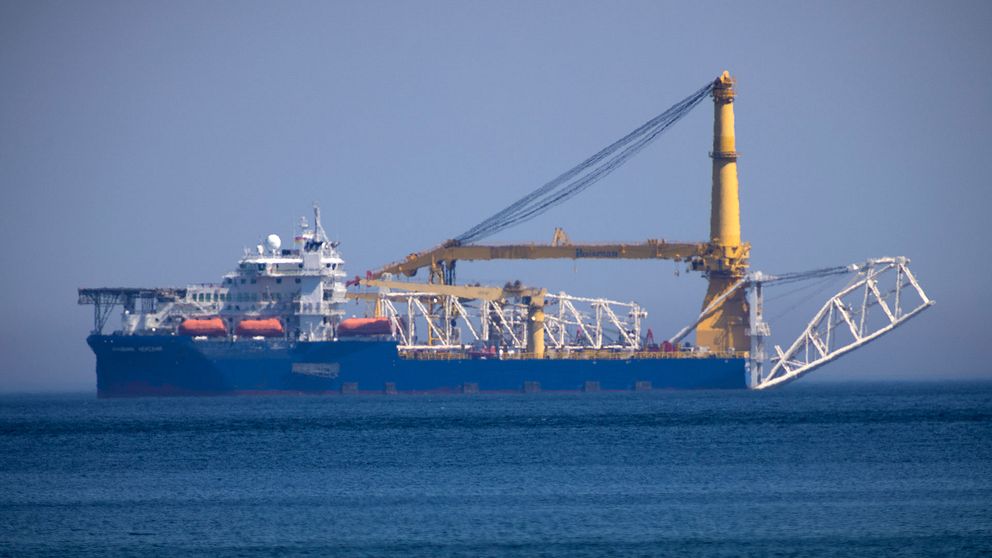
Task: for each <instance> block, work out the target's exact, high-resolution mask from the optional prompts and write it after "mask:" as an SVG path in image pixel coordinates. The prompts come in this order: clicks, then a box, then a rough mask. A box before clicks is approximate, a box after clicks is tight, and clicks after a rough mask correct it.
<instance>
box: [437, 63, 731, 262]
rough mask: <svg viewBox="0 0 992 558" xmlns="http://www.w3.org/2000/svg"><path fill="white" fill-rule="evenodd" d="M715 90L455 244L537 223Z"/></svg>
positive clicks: (604, 151)
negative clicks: (542, 215) (540, 217)
mask: <svg viewBox="0 0 992 558" xmlns="http://www.w3.org/2000/svg"><path fill="white" fill-rule="evenodd" d="M713 87H714V83H713V82H710V83H707V84H706V85H705V86H703V87H701V88H700V89H698V90H697V91H696V92H694V93H693V94H691V95H689V96H688V97H686V98H685V99H682V100H681V101H679V102H678V103H676V104H674V105H672V106H671V107H670V108H669V109H668V110H666V111H665V112H663V113H661V114H659V115H658V116H655V117H654V118H652V119H651V120H648V121H647V122H645V123H644V124H642V125H641V126H639V127H638V128H637V129H635V130H634V131H632V132H630V133H629V134H627V135H626V136H624V137H622V138H620V139H619V140H617V141H615V142H613V143H612V144H610V145H608V146H607V147H605V148H603V149H602V150H600V151H599V152H597V153H596V154H595V155H593V156H591V157H589V158H588V159H586V160H585V161H583V162H581V163H579V164H578V165H576V166H574V167H572V168H571V169H569V170H567V171H565V172H564V173H562V174H561V175H559V176H558V177H557V178H555V179H554V180H551V181H550V182H547V183H545V184H544V185H542V186H541V187H540V188H538V189H536V190H534V191H533V192H531V193H529V194H527V195H526V196H524V197H522V198H520V199H519V200H517V201H515V202H514V203H512V204H511V205H509V206H508V207H506V208H505V209H503V210H501V211H499V212H498V213H496V214H494V215H492V216H490V217H489V218H488V219H486V220H485V221H482V222H481V223H479V224H478V225H476V226H474V227H472V228H471V229H469V230H467V231H465V232H464V233H462V234H460V235H459V236H457V237H455V239H454V243H456V244H459V245H461V244H468V243H471V242H475V241H477V240H480V239H482V238H485V237H488V236H491V235H493V234H496V233H498V232H500V231H502V230H504V229H506V228H508V227H512V226H514V225H517V224H520V223H522V222H524V221H528V220H530V219H533V218H534V217H536V216H538V215H540V214H542V213H544V212H546V211H548V210H549V209H551V208H552V207H554V206H556V205H559V204H561V203H564V202H565V201H567V200H569V199H571V198H572V197H574V196H576V195H578V194H579V193H581V192H582V191H584V190H585V189H586V188H588V187H589V186H592V185H593V184H595V183H596V182H598V181H599V180H601V179H602V178H604V177H606V176H607V175H608V174H610V173H611V172H613V171H615V170H616V169H618V168H619V167H620V166H622V165H623V164H624V163H626V162H627V160H629V159H630V158H631V157H633V156H634V155H636V154H637V153H638V152H640V151H641V150H642V149H644V148H645V147H646V146H647V145H648V144H650V143H651V142H652V141H654V140H655V139H657V138H658V136H660V135H661V134H662V133H663V132H665V130H667V129H668V128H669V127H671V126H672V125H673V124H675V123H676V122H678V121H679V120H681V119H682V117H684V116H685V115H686V114H688V113H689V112H690V111H692V109H694V108H695V107H696V106H697V105H698V104H699V103H700V102H701V101H702V100H703V99H704V98H706V97H707V96H708V95H709V94H710V93H711V92H712V91H713Z"/></svg>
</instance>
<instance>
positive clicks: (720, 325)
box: [367, 71, 751, 351]
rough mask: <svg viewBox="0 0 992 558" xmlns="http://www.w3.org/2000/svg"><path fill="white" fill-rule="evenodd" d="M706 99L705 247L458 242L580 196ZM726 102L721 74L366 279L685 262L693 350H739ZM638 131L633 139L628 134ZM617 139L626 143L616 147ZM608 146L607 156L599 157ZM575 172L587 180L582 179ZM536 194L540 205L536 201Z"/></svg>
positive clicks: (739, 248)
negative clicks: (578, 263)
mask: <svg viewBox="0 0 992 558" xmlns="http://www.w3.org/2000/svg"><path fill="white" fill-rule="evenodd" d="M707 95H710V96H712V98H713V103H714V124H713V150H712V152H711V153H710V156H711V158H712V160H713V163H712V165H713V176H712V190H711V196H712V198H711V213H710V239H709V240H708V241H703V242H696V243H681V242H667V241H665V240H662V239H648V240H645V241H643V242H635V243H620V244H616V243H614V244H599V243H593V244H573V243H571V242H570V241H569V240H568V237H567V235H565V234H564V231H561V230H560V229H558V230H557V231H556V234H555V236H554V238H553V240H552V242H551V243H550V244H501V245H481V244H472V243H468V242H466V240H471V239H475V238H478V237H480V236H484V235H487V234H491V232H493V231H498V230H501V229H502V228H505V227H507V226H510V225H512V224H516V223H518V222H520V221H522V220H525V219H529V218H531V217H532V216H534V215H536V214H538V213H541V212H543V211H544V210H546V209H547V208H548V207H550V206H551V205H553V204H556V203H560V202H561V201H563V200H565V199H567V198H568V197H571V196H572V195H574V194H575V193H577V192H578V191H581V189H584V188H585V187H587V186H588V185H589V184H591V182H593V181H595V180H598V179H599V178H601V177H602V176H605V174H607V173H608V172H610V171H612V170H613V169H614V168H616V167H617V166H619V165H620V164H622V163H623V162H624V161H625V160H626V159H625V157H629V156H631V155H632V154H634V153H636V152H637V151H638V150H639V149H640V148H642V147H643V146H644V145H646V144H647V142H649V141H650V140H652V139H654V138H655V137H657V135H659V134H660V133H661V132H663V131H664V130H665V129H667V127H668V126H670V125H671V124H674V122H677V121H678V120H679V119H680V118H681V117H682V116H684V115H685V114H686V113H688V111H690V110H691V109H692V108H693V107H695V106H696V104H698V103H699V102H700V101H701V100H702V99H703V98H705V97H706V96H707ZM734 98H735V81H734V79H733V78H732V77H731V76H730V74H729V72H726V71H724V72H723V73H722V74H721V75H720V76H719V77H718V78H717V79H716V80H714V81H713V82H712V83H710V84H708V85H706V86H704V87H703V88H702V89H700V90H698V91H696V92H695V93H693V95H690V96H689V97H687V98H686V99H685V100H683V101H681V102H680V103H677V104H676V105H675V106H673V107H672V108H671V109H669V110H668V111H666V112H665V113H662V115H659V117H656V118H655V119H652V120H651V121H649V122H648V123H646V124H645V125H644V126H642V127H641V128H639V129H638V130H635V131H634V132H632V133H631V134H629V135H628V136H626V137H625V138H623V139H621V140H619V141H618V142H615V143H614V144H613V145H611V146H610V147H608V148H606V149H604V150H603V151H601V152H600V153H597V154H596V155H594V156H593V157H590V159H587V160H586V161H584V162H583V163H581V164H580V165H579V166H577V167H575V168H574V169H572V170H570V171H568V172H566V173H565V174H563V175H562V176H560V177H558V178H557V179H555V180H554V181H552V182H549V183H548V184H546V185H545V186H543V187H542V188H541V189H538V190H537V191H535V192H533V193H531V194H530V195H528V196H525V197H524V198H522V199H521V200H518V201H517V202H516V203H515V204H513V205H511V206H510V207H508V208H506V209H504V210H503V211H501V212H499V213H497V214H496V215H494V216H492V217H490V218H489V219H487V220H486V221H484V222H483V223H481V224H480V225H477V226H476V227H474V228H473V229H470V230H469V231H468V232H466V233H465V234H463V235H461V236H460V237H458V238H455V239H451V240H447V241H445V242H443V243H442V244H440V245H439V246H436V247H434V248H431V249H429V250H425V251H422V252H418V253H413V254H410V255H409V256H407V257H406V258H405V259H404V260H402V261H399V262H395V263H391V264H388V265H386V266H383V267H382V268H380V269H378V270H376V271H375V272H370V273H369V274H368V276H367V277H368V279H379V278H382V277H384V276H389V275H392V276H406V277H413V276H415V275H416V274H417V272H418V271H419V270H421V269H428V270H429V277H428V282H429V283H431V284H441V285H450V284H453V283H454V281H455V266H456V262H458V261H459V260H461V261H488V260H536V259H573V260H574V259H606V260H619V259H656V260H674V261H677V262H684V263H687V264H688V265H689V268H690V269H691V270H694V271H698V272H701V273H703V274H704V276H705V277H706V278H707V280H708V281H709V285H708V288H707V291H706V295H705V297H704V299H703V303H702V308H703V315H702V316H701V318H700V320H699V321H698V322H697V324H696V342H697V344H698V345H701V346H706V347H709V348H710V349H712V350H714V351H747V350H748V349H749V343H750V341H749V339H748V337H747V330H748V306H747V302H746V300H745V297H744V293H743V291H742V290H741V289H739V286H740V284H741V280H742V278H743V277H744V276H745V275H746V274H747V270H748V257H749V255H750V250H751V246H750V244H749V243H747V242H743V241H742V240H741V226H740V201H739V194H738V179H737V151H736V140H735V134H734V106H733V103H734ZM639 132H640V135H635V134H638V133H639ZM624 141H627V143H625V144H621V142H624ZM618 144H620V145H618ZM611 148H613V151H610V152H607V150H609V149H611ZM614 153H615V154H616V155H614ZM611 157H612V158H611ZM596 165H600V166H599V167H597V166H596ZM610 165H613V166H610ZM576 169H579V170H576ZM588 169H592V170H588ZM600 169H605V170H600ZM583 172H586V173H587V174H585V175H583V174H582V173H583ZM586 177H592V178H586ZM561 185H565V187H566V188H567V189H564V190H563V189H560V188H559V186H561ZM573 185H574V186H573ZM556 188H558V190H556ZM558 192H561V193H558ZM542 196H543V198H544V199H545V200H547V201H542ZM714 302H716V304H714Z"/></svg>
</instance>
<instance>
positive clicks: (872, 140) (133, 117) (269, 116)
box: [0, 1, 992, 392]
mask: <svg viewBox="0 0 992 558" xmlns="http://www.w3.org/2000/svg"><path fill="white" fill-rule="evenodd" d="M990 25H992V4H990V3H988V2H963V1H962V2H904V1H901V2H680V3H668V2H631V1H621V2H533V1H528V2H513V1H501V2H486V3H483V2H374V1H373V2H293V1H289V2H250V1H242V2H217V1H214V2H183V1H175V2H158V3H154V2H133V1H125V2H103V1H92V2H71V1H66V2H46V1H30V2H28V1H2V2H0V82H2V87H0V188H2V193H3V199H2V203H0V235H2V237H0V238H3V239H4V242H3V250H4V252H5V257H4V258H3V261H4V264H3V265H2V266H0V308H2V309H3V315H4V318H5V319H3V320H0V356H2V363H0V391H6V392H24V391H94V390H95V359H94V357H93V356H92V354H91V353H90V351H89V349H88V347H87V346H86V343H85V338H86V335H87V334H88V333H89V331H90V329H91V327H92V310H91V308H90V307H83V306H77V304H76V289H77V288H79V287H84V286H89V287H96V286H142V287H152V286H181V285H185V284H187V283H198V282H209V281H216V280H218V279H219V278H220V277H221V276H222V275H223V274H224V273H225V272H227V271H229V270H231V269H232V268H233V267H234V266H235V265H236V263H237V259H238V258H239V257H240V255H241V253H242V250H243V248H244V247H245V246H253V245H255V244H256V243H257V242H258V241H259V239H260V238H263V237H264V236H265V235H267V234H269V233H273V232H274V233H278V234H280V235H282V236H283V237H284V238H285V237H286V236H288V235H289V234H291V233H292V226H293V224H294V223H295V222H296V221H297V220H298V218H299V216H301V215H305V214H308V213H309V211H310V207H311V204H312V203H313V202H319V203H320V204H321V207H322V210H323V214H324V226H325V228H326V229H327V230H328V233H329V234H330V235H331V236H332V237H334V238H336V239H337V240H340V242H341V247H340V250H341V251H342V253H343V255H344V257H345V259H346V261H347V265H348V269H349V271H350V272H352V273H355V274H362V275H363V274H364V272H365V270H368V269H374V268H376V267H378V266H379V265H381V264H384V263H387V262H390V261H393V260H396V259H398V258H401V257H403V256H405V255H406V254H408V253H410V252H413V251H417V250H421V249H425V248H428V247H431V246H434V245H436V244H437V243H439V242H441V241H443V240H444V239H447V238H451V237H453V236H455V235H457V234H459V233H461V232H463V231H464V230H466V229H468V228H470V227H471V226H472V225H474V224H476V223H477V222H479V221H481V220H482V219H484V218H485V217H488V216H489V215H490V214H492V213H493V212H495V211H496V210H498V209H501V208H502V207H504V206H506V205H508V204H509V203H510V202H512V201H514V200H515V199H517V198H518V197H520V196H522V195H523V194H525V193H527V192H530V191H531V190H533V189H534V188H536V187H538V186H540V185H541V184H543V183H544V182H545V181H547V180H549V179H551V178H553V177H555V176H557V175H558V174H559V173H561V172H562V171H564V170H566V169H568V168H570V167H572V166H573V165H574V164H576V163H578V162H579V161H581V160H583V159H584V158H585V157H587V156H588V155H590V154H592V153H594V152H595V151H597V150H598V149H600V148H601V147H603V146H605V145H607V144H608V143H610V142H612V141H613V140H615V139H616V138H619V137H620V136H622V135H624V134H625V133H627V132H628V131H629V130H631V129H633V128H634V127H636V126H638V125H639V124H641V123H642V122H644V121H645V120H647V119H649V118H650V117H652V116H654V115H656V114H658V113H660V112H661V111H663V110H664V109H666V108H667V107H669V106H670V105H672V104H673V103H675V102H676V101H678V100H680V99H682V98H683V97H685V96H686V95H688V94H689V93H691V92H692V91H695V90H696V89H697V88H699V87H700V86H702V85H703V84H705V83H706V82H707V81H710V80H712V79H714V78H715V77H716V76H718V75H719V74H720V72H722V71H723V70H724V69H726V70H729V71H730V72H731V73H732V74H733V75H734V76H735V78H736V79H737V81H738V87H737V88H738V98H737V102H736V105H735V106H736V125H737V147H738V151H739V153H740V154H741V158H740V160H739V173H740V183H741V211H742V217H741V221H742V229H743V236H744V238H745V239H746V240H748V241H750V242H751V244H752V258H751V263H752V269H760V270H763V271H767V272H772V273H774V272H784V271H799V270H805V269H812V268H818V267H823V266H827V265H837V264H846V263H850V262H856V261H861V260H864V259H866V258H868V257H873V256H883V255H905V256H909V257H910V258H912V260H913V263H912V266H911V267H912V269H913V270H914V272H915V273H916V275H917V277H918V278H919V279H920V281H921V282H922V284H923V285H924V287H925V288H926V290H927V292H928V293H929V294H930V296H931V297H932V298H933V299H935V300H936V301H937V305H936V306H935V307H934V308H933V309H931V310H929V311H927V312H925V313H924V314H922V315H921V316H920V317H918V318H916V319H914V320H912V321H910V322H909V323H907V324H906V325H905V326H903V327H902V328H899V329H897V330H896V331H895V332H893V333H892V334H891V335H888V336H886V337H884V338H882V339H881V340H879V341H878V342H876V343H874V344H873V345H870V346H868V347H865V348H864V349H861V350H859V351H856V352H855V353H853V354H851V355H850V356H846V357H844V358H842V359H841V360H839V361H837V362H836V363H833V364H831V365H830V366H828V367H825V368H823V369H821V370H819V371H817V372H814V373H813V374H811V375H810V377H809V379H808V380H803V381H804V382H806V381H809V382H816V381H850V380H942V379H990V378H992V365H990V364H989V357H988V356H987V353H985V349H986V348H987V347H989V346H990V344H992V343H990V342H992V334H990V330H989V327H988V326H987V322H988V320H989V319H988V317H987V315H986V313H987V312H989V310H990V309H992V296H990V294H989V288H988V287H987V285H986V284H987V282H988V279H989V277H990V276H992V265H990V262H989V254H990V249H989V243H988V239H987V238H986V237H985V236H983V235H987V234H988V233H987V230H986V229H987V227H988V222H989V211H988V208H989V207H990V205H992V194H990V188H989V186H988V185H987V184H986V182H987V180H988V178H987V177H988V171H987V166H988V164H989V160H990V158H992V150H990V149H989V146H988V141H989V137H988V135H989V134H988V130H989V129H992V105H990V103H989V99H990V98H992V95H990V89H992V35H990V34H989V33H988V29H989V27H990ZM711 134H712V104H711V103H710V102H709V101H705V102H704V103H702V104H701V105H700V106H699V107H698V108H697V109H696V110H695V111H694V112H693V113H692V114H690V115H689V116H687V117H686V118H685V119H684V120H682V121H681V122H680V123H678V124H677V125H676V126H675V127H673V128H672V129H671V130H669V132H668V133H666V134H665V135H664V136H662V137H661V139H659V140H658V141H657V142H655V143H654V144H652V145H651V146H650V147H649V148H647V149H645V150H644V151H643V152H642V153H641V154H640V155H639V156H638V157H637V158H635V159H634V160H632V161H631V162H630V163H628V164H627V165H626V166H624V167H623V168H622V169H620V170H618V171H617V172H615V173H613V174H612V175H610V176H609V177H608V178H607V179H605V180H604V181H602V182H600V183H598V184H597V185H595V186H594V187H593V188H591V189H590V190H588V191H587V192H585V193H583V194H582V195H581V196H579V197H578V198H576V199H574V200H572V201H570V202H569V203H568V204H566V205H563V206H560V207H558V208H556V209H554V210H552V211H550V212H548V213H547V214H545V215H543V216H541V217H540V218H538V219H536V220H534V221H531V222H529V223H526V224H524V225H522V226H519V227H517V228H514V229H512V230H509V231H506V232H503V233H501V234H500V235H499V236H497V237H493V238H491V239H488V241H490V242H510V241H537V242H547V241H550V239H551V235H552V232H553V230H554V227H556V226H561V227H563V228H564V229H565V230H566V231H567V232H568V234H569V236H570V237H571V238H572V239H573V241H586V242H594V241H614V240H629V241H639V240H643V239H646V238H665V239H669V240H690V241H703V240H706V239H707V238H708V227H709V189H710V164H711V162H710V159H709V158H708V155H707V153H708V151H709V150H710V149H711V141H712V136H711ZM458 270H459V279H460V280H462V281H468V280H472V281H481V282H483V283H491V284H502V283H503V282H505V281H506V280H512V279H520V280H522V281H524V282H525V283H528V284H531V285H540V286H543V287H547V288H549V290H553V291H558V290H564V291H567V292H569V293H571V294H575V295H580V296H601V297H608V298H612V299H618V300H636V301H638V302H639V303H641V304H642V305H643V306H644V307H646V308H647V310H648V312H649V317H648V319H647V320H646V325H648V326H651V327H652V328H653V329H654V331H655V332H657V335H659V336H661V335H662V333H666V334H667V333H668V332H674V331H676V330H678V329H679V328H680V327H681V326H682V325H684V324H685V323H687V322H689V321H691V320H692V319H693V318H694V316H695V314H696V313H698V311H699V306H700V303H701V300H702V296H703V293H704V291H705V281H704V280H703V279H702V278H700V277H699V276H698V275H694V274H688V273H679V274H678V275H676V273H675V272H676V270H677V266H676V265H674V264H673V263H671V262H597V261H580V262H570V261H568V262H561V261H558V262H500V263H485V264H482V263H480V264H470V263H463V264H462V265H460V266H459V268H458ZM829 294H830V293H829V292H827V293H819V298H816V297H813V298H810V299H809V300H805V299H802V298H800V300H798V301H797V302H795V303H794V304H793V303H789V305H788V306H786V307H785V310H787V312H785V314H784V315H783V316H782V318H781V320H780V322H775V321H773V322H772V323H771V327H772V332H773V334H774V335H775V336H776V342H777V343H781V344H785V343H788V342H789V341H791V339H792V338H794V337H795V335H797V334H798V333H799V330H798V329H797V328H799V327H801V326H802V325H803V323H805V321H806V320H807V319H808V318H809V317H810V316H812V314H813V312H815V311H816V309H817V307H818V305H819V304H820V303H821V302H822V301H823V300H825V298H826V297H828V296H829ZM797 296H799V295H797ZM115 319H116V318H115Z"/></svg>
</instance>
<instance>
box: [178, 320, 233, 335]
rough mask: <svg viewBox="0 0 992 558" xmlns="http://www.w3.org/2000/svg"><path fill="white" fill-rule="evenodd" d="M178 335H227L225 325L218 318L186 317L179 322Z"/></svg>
mask: <svg viewBox="0 0 992 558" xmlns="http://www.w3.org/2000/svg"><path fill="white" fill-rule="evenodd" d="M179 335H191V336H194V337H202V336H206V337H223V336H225V335H227V327H226V326H225V325H224V320H222V319H220V318H204V319H197V318H187V319H185V320H183V323H181V324H179Z"/></svg>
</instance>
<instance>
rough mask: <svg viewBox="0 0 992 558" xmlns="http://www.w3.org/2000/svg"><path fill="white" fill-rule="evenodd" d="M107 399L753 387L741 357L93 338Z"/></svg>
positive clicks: (99, 377) (99, 384)
mask: <svg viewBox="0 0 992 558" xmlns="http://www.w3.org/2000/svg"><path fill="white" fill-rule="evenodd" d="M87 343H89V345H90V347H91V348H92V349H93V352H94V353H96V357H97V366H96V369H97V393H98V394H99V395H100V396H101V397H127V396H142V395H224V394H239V393H284V392H292V393H340V392H342V391H343V392H354V391H361V392H377V393H383V392H385V391H392V390H393V389H395V390H396V391H397V392H459V391H463V390H466V391H475V390H476V389H477V390H478V391H483V392H486V391H515V392H519V391H524V390H525V389H526V390H538V389H539V390H542V391H577V390H582V389H590V388H598V389H602V390H631V389H634V388H635V387H640V388H647V387H650V388H652V389H746V388H747V381H746V375H747V374H746V370H747V361H746V360H745V359H743V358H716V357H713V358H663V359H653V358H652V359H631V360H571V359H543V360H502V361H501V360H495V359H489V360H486V359H458V360H408V359H401V358H399V357H398V355H397V352H396V343H395V342H391V341H363V340H355V341H351V340H349V341H324V342H309V343H307V342H289V341H283V340H279V341H272V340H238V341H229V340H217V341H214V340H194V339H192V338H190V337H180V336H171V335H170V336H122V335H91V336H90V337H89V338H88V339H87Z"/></svg>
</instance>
